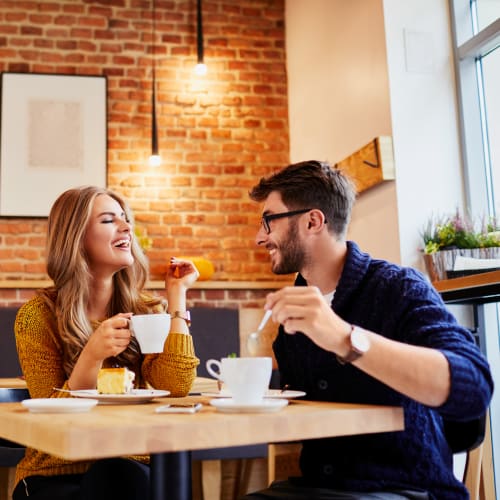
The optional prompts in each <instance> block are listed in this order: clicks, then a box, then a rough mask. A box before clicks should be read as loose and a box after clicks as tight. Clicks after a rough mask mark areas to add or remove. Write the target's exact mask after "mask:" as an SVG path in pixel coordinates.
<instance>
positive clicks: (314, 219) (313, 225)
mask: <svg viewBox="0 0 500 500" xmlns="http://www.w3.org/2000/svg"><path fill="white" fill-rule="evenodd" d="M324 221H325V216H324V215H323V213H322V212H321V210H311V211H310V212H309V222H308V223H307V229H319V228H320V227H321V226H322V225H323V224H324Z"/></svg>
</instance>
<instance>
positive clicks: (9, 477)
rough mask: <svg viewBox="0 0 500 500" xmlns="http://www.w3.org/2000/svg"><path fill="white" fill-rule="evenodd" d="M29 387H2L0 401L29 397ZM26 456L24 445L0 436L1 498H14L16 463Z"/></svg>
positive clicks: (5, 401) (13, 400)
mask: <svg viewBox="0 0 500 500" xmlns="http://www.w3.org/2000/svg"><path fill="white" fill-rule="evenodd" d="M29 397H30V393H29V391H28V389H5V388H0V403H9V402H17V401H22V400H23V399H28V398H29ZM23 457H24V446H21V445H19V444H17V443H12V442H11V441H8V440H6V439H1V438H0V500H7V499H10V498H12V490H13V489H14V476H15V472H16V465H17V464H18V462H19V461H20V460H21V459H22V458H23Z"/></svg>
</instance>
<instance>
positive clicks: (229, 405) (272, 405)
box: [210, 398, 288, 413]
mask: <svg viewBox="0 0 500 500" xmlns="http://www.w3.org/2000/svg"><path fill="white" fill-rule="evenodd" d="M210 404H211V405H212V406H215V408H217V410H218V411H221V412H223V413H270V412H274V411H280V410H281V409H282V408H284V407H285V406H286V405H287V404H288V399H264V400H263V401H262V403H258V404H248V405H245V404H236V403H235V402H234V401H233V399H232V398H220V399H212V400H210Z"/></svg>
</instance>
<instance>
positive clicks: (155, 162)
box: [149, 155, 161, 167]
mask: <svg viewBox="0 0 500 500" xmlns="http://www.w3.org/2000/svg"><path fill="white" fill-rule="evenodd" d="M160 165H161V156H160V155H151V156H150V157H149V166H150V167H159V166H160Z"/></svg>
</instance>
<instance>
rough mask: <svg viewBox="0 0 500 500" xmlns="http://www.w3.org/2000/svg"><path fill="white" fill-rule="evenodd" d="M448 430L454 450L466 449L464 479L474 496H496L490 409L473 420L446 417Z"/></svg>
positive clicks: (484, 498) (482, 498)
mask: <svg viewBox="0 0 500 500" xmlns="http://www.w3.org/2000/svg"><path fill="white" fill-rule="evenodd" d="M445 434H446V438H447V440H448V443H449V444H450V446H451V448H452V450H453V452H454V453H461V452H465V453H466V457H465V467H464V472H463V478H462V481H463V483H464V484H465V486H466V488H467V490H468V491H469V495H470V498H471V500H489V499H490V498H494V497H495V491H494V485H493V484H494V482H493V471H492V463H491V433H490V420H489V413H486V414H485V415H483V416H482V417H480V418H478V419H476V420H472V421H470V422H450V421H445ZM488 457H489V460H488Z"/></svg>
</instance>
